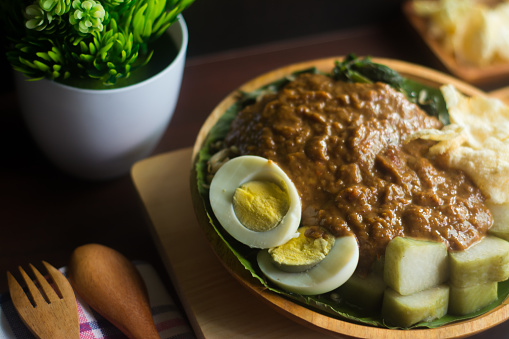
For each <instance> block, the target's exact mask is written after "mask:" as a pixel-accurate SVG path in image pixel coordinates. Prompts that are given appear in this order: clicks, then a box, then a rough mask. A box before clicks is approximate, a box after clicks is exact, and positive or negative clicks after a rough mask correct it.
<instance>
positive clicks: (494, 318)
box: [191, 57, 509, 339]
mask: <svg viewBox="0 0 509 339" xmlns="http://www.w3.org/2000/svg"><path fill="white" fill-rule="evenodd" d="M338 59H342V57H335V58H327V59H320V60H313V61H309V62H304V63H300V64H294V65H290V66H287V67H283V68H280V69H277V70H275V71H272V72H269V73H267V74H264V75H262V76H259V77H257V78H255V79H253V80H251V81H249V82H247V83H246V84H244V85H243V86H241V87H240V88H239V89H238V90H242V91H252V90H255V89H257V88H259V87H261V86H263V85H266V84H268V83H271V82H273V81H275V80H277V79H280V78H282V77H284V76H286V75H288V74H291V73H292V72H294V71H297V70H302V69H306V68H309V67H312V66H315V67H317V68H318V69H320V70H322V71H326V72H329V71H330V70H331V69H332V67H333V66H334V62H335V60H338ZM373 61H375V62H378V63H381V64H384V65H387V66H389V67H391V68H393V69H395V70H397V71H398V72H400V73H401V74H402V75H403V76H406V77H408V78H412V79H415V80H417V81H420V82H421V83H426V84H429V85H432V86H440V85H442V84H453V85H454V86H456V88H458V90H460V91H461V92H463V93H465V94H466V95H485V93H484V92H482V91H481V90H479V89H477V88H475V87H473V86H471V85H469V84H466V83H464V82H462V81H460V80H457V79H455V78H453V77H450V76H448V75H445V74H443V73H439V72H437V71H434V70H431V69H428V68H424V67H422V66H417V65H413V64H409V63H406V62H402V61H397V60H389V59H376V58H375V59H373ZM238 90H235V91H234V92H232V93H231V94H230V95H228V96H227V97H226V98H225V99H224V100H223V101H221V102H220V103H219V105H218V106H217V107H216V108H215V109H214V110H213V111H212V113H211V114H210V116H209V117H208V118H207V120H206V121H205V123H204V125H203V126H202V128H201V130H200V132H199V134H198V137H197V139H196V143H195V145H194V148H193V153H192V162H193V164H194V163H195V161H196V155H197V153H198V151H199V150H200V149H201V147H202V145H203V142H204V140H205V138H206V136H207V134H208V131H209V130H210V129H211V127H212V126H213V125H214V124H215V123H216V121H217V120H218V119H219V117H221V115H223V113H224V112H225V110H226V109H227V108H229V107H230V106H231V105H232V104H233V103H234V102H235V100H236V95H237V93H238ZM191 189H192V192H191V193H192V198H193V205H194V209H195V213H196V216H197V218H198V222H199V224H200V226H201V228H202V229H203V231H204V233H205V235H206V237H207V239H208V241H209V243H210V245H211V246H212V248H213V250H214V252H215V254H216V255H217V256H218V257H219V259H220V261H221V262H222V264H223V265H224V266H225V267H226V269H227V270H228V271H229V272H230V273H231V274H232V275H233V276H234V277H235V278H236V279H237V280H238V281H239V282H240V283H241V284H242V285H244V286H245V287H246V288H247V289H248V290H249V291H250V292H252V293H254V294H255V295H256V296H258V297H259V298H261V299H262V300H263V301H265V302H266V303H267V304H268V305H269V306H270V307H273V308H275V309H276V310H277V311H279V312H281V313H282V314H284V315H286V316H287V317H289V318H291V319H293V320H295V321H297V322H299V323H302V324H305V325H308V326H313V327H316V328H317V329H319V330H323V331H329V332H330V331H332V332H335V333H339V334H343V335H347V336H352V337H359V338H379V339H383V338H409V339H428V338H446V337H447V338H450V337H461V336H467V335H472V334H475V333H477V332H481V331H483V330H486V329H488V328H490V327H492V326H495V325H497V324H499V323H501V322H503V321H505V320H506V319H508V317H509V307H508V306H505V305H504V306H500V307H498V308H496V309H494V310H492V311H490V312H489V313H486V314H484V315H482V316H479V317H477V318H474V319H471V320H468V321H462V322H458V323H454V324H450V325H445V326H442V327H439V328H435V329H415V330H409V331H402V330H390V329H384V328H376V327H370V326H365V325H359V324H354V323H350V322H347V321H343V320H338V319H335V318H332V317H329V316H326V315H323V314H321V313H317V312H315V311H313V310H310V309H308V308H305V307H303V306H300V305H298V304H296V303H294V302H292V301H289V300H287V299H285V298H282V297H281V296H279V295H277V294H275V293H272V292H270V291H267V290H266V289H265V288H264V287H263V286H262V285H261V284H260V283H259V282H258V281H257V280H255V279H253V277H252V276H251V274H250V273H249V272H248V271H247V270H246V269H245V268H244V267H243V266H242V265H241V264H240V263H239V262H238V260H237V259H236V258H235V256H234V255H233V254H232V253H231V252H230V250H229V249H228V248H227V246H226V245H225V244H224V242H223V241H222V240H221V239H219V237H218V235H217V234H216V232H215V231H214V230H213V229H212V227H211V226H210V224H209V220H208V217H207V215H206V213H205V211H204V209H203V202H202V200H201V197H200V195H199V193H198V189H197V186H196V173H195V172H194V166H193V171H192V173H191ZM239 302H241V301H239Z"/></svg>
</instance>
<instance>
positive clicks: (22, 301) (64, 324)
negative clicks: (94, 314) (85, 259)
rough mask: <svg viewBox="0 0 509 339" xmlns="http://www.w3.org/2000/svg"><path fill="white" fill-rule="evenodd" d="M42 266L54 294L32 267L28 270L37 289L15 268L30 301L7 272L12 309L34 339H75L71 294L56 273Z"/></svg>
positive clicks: (76, 324)
mask: <svg viewBox="0 0 509 339" xmlns="http://www.w3.org/2000/svg"><path fill="white" fill-rule="evenodd" d="M42 263H43V264H44V267H46V270H47V271H48V273H49V275H50V276H51V278H52V280H53V283H54V285H55V287H56V288H55V289H56V291H57V292H58V294H57V292H56V291H55V289H53V288H52V287H51V285H50V284H49V283H48V281H47V280H46V279H45V278H44V277H43V276H42V274H41V273H40V272H39V271H38V270H37V269H36V268H35V267H34V266H33V265H32V264H30V267H31V269H32V271H33V272H34V275H35V278H36V280H37V282H38V284H39V286H36V285H35V283H34V282H33V281H32V279H31V278H30V277H29V276H28V274H27V273H26V272H25V271H24V270H23V268H21V267H19V271H20V272H21V275H22V277H23V280H24V281H25V283H26V285H27V288H28V291H29V293H30V296H31V300H32V301H30V299H29V298H28V296H27V295H26V294H25V291H24V290H23V288H22V287H21V285H20V284H19V283H18V282H17V281H16V279H15V278H14V276H13V275H12V274H11V272H7V281H8V284H9V291H10V293H11V299H12V302H13V304H14V307H15V308H16V310H17V311H18V313H19V315H20V317H21V319H22V320H23V322H24V323H25V325H26V326H27V327H28V328H29V329H30V330H31V331H32V333H33V334H34V335H35V336H36V337H37V338H40V339H79V338H80V326H79V319H78V307H77V304H76V297H75V295H74V291H73V289H72V287H71V285H70V284H69V281H68V280H67V279H66V278H65V277H64V275H63V274H62V273H60V271H59V270H57V269H56V268H55V267H53V266H51V265H50V264H48V263H47V262H45V261H43V262H42ZM32 303H33V304H32Z"/></svg>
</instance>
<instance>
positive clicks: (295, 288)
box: [196, 55, 509, 328]
mask: <svg viewBox="0 0 509 339" xmlns="http://www.w3.org/2000/svg"><path fill="white" fill-rule="evenodd" d="M442 91H443V92H442ZM483 100H488V99H486V98H480V99H479V98H471V99H470V98H466V97H464V96H463V95H461V94H459V92H457V91H456V90H455V89H454V88H451V87H449V86H445V87H444V88H442V89H437V88H432V87H429V86H427V85H424V84H419V83H418V82H415V81H413V80H410V79H406V78H403V77H401V76H400V75H399V74H398V73H396V72H394V71H393V70H391V69H389V68H387V67H386V66H383V65H380V64H376V63H373V62H371V60H370V59H369V58H365V59H358V58H356V57H355V56H353V55H350V56H348V57H347V58H345V59H344V60H343V61H341V62H339V61H338V62H337V63H336V65H335V66H334V67H333V69H332V71H331V72H330V73H325V72H320V71H317V70H315V69H308V70H303V71H299V72H295V73H293V74H291V75H288V76H287V77H285V78H284V79H281V80H279V81H276V82H274V83H271V84H268V85H266V86H264V87H262V88H260V89H259V90H255V91H253V92H251V93H241V95H240V96H239V100H238V101H237V102H236V103H235V104H233V105H232V106H231V107H230V108H229V109H227V111H226V112H225V113H224V115H223V116H222V117H221V119H220V120H219V121H218V122H217V123H216V125H215V126H214V128H212V130H211V131H210V132H209V136H208V139H207V140H206V142H205V143H204V145H203V147H202V149H201V151H200V153H199V160H198V161H197V167H196V168H197V173H198V179H197V180H198V182H199V189H200V190H201V192H202V197H204V203H205V207H207V204H208V203H210V205H211V211H212V212H210V213H209V218H210V221H211V223H212V225H214V228H215V230H216V232H218V233H219V234H220V236H221V238H223V239H224V241H225V242H227V244H228V247H229V248H230V249H231V251H232V253H233V254H234V255H235V256H236V257H237V258H238V259H239V261H240V262H241V263H242V264H243V265H244V267H245V268H246V269H247V270H249V271H250V272H251V275H253V276H254V277H255V278H257V279H258V280H259V281H260V283H262V284H263V285H264V286H266V287H267V288H269V289H270V290H271V291H274V292H276V293H280V294H282V295H284V296H286V297H288V298H291V299H295V300H297V301H299V302H303V303H305V304H307V305H309V307H311V308H314V309H317V310H321V311H325V312H327V313H328V314H331V315H333V316H337V317H342V318H347V319H350V320H353V321H358V322H361V323H366V324H369V325H375V326H382V327H387V326H395V327H401V328H408V327H415V326H417V327H421V326H422V327H428V326H429V327H435V326H437V323H436V322H435V320H436V319H438V318H441V317H442V316H443V315H445V314H448V317H447V320H444V319H445V318H442V319H440V320H438V323H439V324H443V323H447V322H452V321H456V320H459V319H458V318H455V315H458V316H460V315H461V316H462V318H461V319H465V318H464V316H465V315H468V316H471V317H474V316H476V315H478V314H480V313H481V312H485V311H486V310H488V309H490V308H492V307H494V305H497V304H500V303H501V302H502V301H503V299H505V297H506V296H507V294H509V289H508V288H507V287H505V288H504V289H502V290H501V294H500V295H497V293H498V292H497V293H494V292H493V290H494V289H496V288H497V287H498V286H499V284H498V283H497V287H493V282H498V281H500V282H501V283H500V284H502V285H503V286H506V285H507V284H508V282H507V281H506V280H507V278H508V277H509V276H508V275H506V273H505V272H508V270H509V261H506V260H499V261H496V260H495V258H500V256H507V254H508V253H507V252H506V247H508V246H509V242H507V241H506V240H503V239H501V238H497V237H495V236H494V233H493V234H491V235H488V236H487V234H488V232H490V229H491V227H492V225H493V224H494V220H493V216H495V218H496V219H497V218H498V221H499V223H500V224H501V225H504V226H500V227H499V228H498V229H497V230H498V232H499V233H500V234H509V231H508V230H509V226H505V225H506V224H509V223H506V222H505V221H506V220H507V217H506V215H507V209H506V206H507V205H506V204H507V203H509V200H506V198H505V194H509V189H508V190H506V189H505V186H504V185H505V183H506V181H505V182H501V184H500V185H497V184H493V183H488V180H487V176H486V173H482V172H483V171H488V173H495V172H496V171H497V170H500V168H499V166H501V165H500V163H501V162H502V160H503V159H506V158H504V156H503V154H502V155H501V154H500V152H501V150H503V149H504V148H503V147H501V146H500V145H498V146H496V147H495V149H493V150H492V149H491V148H489V147H491V146H490V145H492V144H494V143H495V142H494V141H490V143H487V142H486V140H488V139H490V138H491V137H493V136H494V137H495V139H497V140H498V141H497V142H498V143H499V144H504V143H505V140H506V138H505V134H504V133H505V131H504V128H503V127H502V126H505V125H504V124H506V123H507V121H509V117H506V116H505V115H504V114H505V110H504V109H502V108H500V111H499V113H497V112H495V113H494V116H490V117H489V118H488V117H486V118H485V119H482V118H478V117H477V115H480V111H483V110H482V109H480V107H488V108H490V109H491V110H493V109H494V108H497V107H498V106H497V105H498V104H491V103H490V104H486V102H484V101H483ZM467 101H468V104H467V103H465V102H467ZM483 105H484V106H483ZM465 111H466V112H465ZM483 112H484V111H483ZM463 114H466V116H465V115H463ZM506 118H507V119H506ZM492 123H497V124H499V126H501V127H490V125H491V124H492ZM497 129H500V131H497ZM494 131H495V132H494ZM495 144H496V143H495ZM504 147H505V146H504ZM464 149H470V150H471V151H472V152H482V151H483V150H484V149H489V150H490V152H491V150H492V151H493V152H492V153H491V154H494V156H495V157H494V158H493V159H497V160H495V161H491V162H489V161H487V162H486V164H483V166H481V164H480V163H478V162H475V161H472V159H473V158H472V155H471V153H472V152H465V151H464ZM475 154H477V153H475ZM239 159H240V160H239ZM243 159H249V161H251V160H253V159H256V161H255V162H256V165H255V164H254V163H253V164H251V163H250V162H246V163H244V160H243ZM467 163H468V164H470V167H471V168H470V169H469V166H467V165H465V164H467ZM271 166H272V167H274V168H276V169H275V170H274V171H272V170H271V171H266V170H265V169H264V168H265V167H271ZM502 166H503V165H502ZM260 168H261V169H260ZM490 171H491V172H490ZM259 173H271V175H270V176H268V175H267V176H264V175H260V174H259ZM274 173H277V174H274ZM499 179H500V180H503V178H502V175H501V177H499ZM247 183H249V184H250V185H251V184H252V185H253V187H251V188H249V187H247V185H246V184H247ZM200 185H201V186H200ZM209 187H210V189H209ZM293 190H294V191H295V196H294V195H292V194H290V193H288V194H287V193H286V192H289V191H293ZM236 192H237V193H236ZM236 195H237V198H236ZM258 198H261V199H258ZM286 199H289V200H288V201H287V200H286ZM237 200H238V201H237ZM258 200H260V202H259V203H256V204H255V205H257V206H258V207H251V203H247V202H248V201H258ZM292 204H295V205H296V209H295V210H293V209H292V207H291V206H292ZM236 205H245V206H244V207H246V208H237V207H235V206H236ZM287 205H289V206H290V207H288V212H287V211H286V209H287V207H286V206H287ZM492 206H494V209H493V211H494V213H493V215H492V213H491V211H490V209H491V208H492ZM207 210H208V209H207ZM236 210H237V212H236ZM208 211H209V210H208ZM293 211H295V215H293V214H291V213H294V212H293ZM297 211H298V212H297ZM289 214H290V215H291V218H290V219H291V220H292V222H291V226H288V224H284V223H285V219H286V218H287V217H288V215H289ZM297 214H298V215H297ZM216 219H217V220H216ZM495 221H496V220H495ZM250 224H254V225H264V226H263V227H262V229H259V230H251V229H249V228H254V226H253V225H251V226H249V225H250ZM221 226H222V227H221ZM271 228H272V229H271ZM280 228H281V229H283V230H284V232H282V233H283V234H284V236H282V237H280V238H279V237H276V238H275V239H274V243H270V242H269V239H268V238H270V239H272V238H273V237H272V236H270V237H268V236H267V237H266V235H267V234H270V232H273V231H274V230H278V229H280ZM223 231H225V232H223ZM229 235H231V236H232V237H233V238H234V239H236V240H233V239H231V240H230V238H228V236H229ZM258 237H261V238H263V241H261V242H260V241H259V239H258ZM266 238H267V239H266ZM252 239H256V240H252ZM332 239H334V241H332ZM236 241H238V242H240V243H238V242H236ZM491 242H493V244H495V243H496V244H497V246H490V247H492V248H493V249H494V252H490V251H480V250H479V249H483V248H485V247H486V245H485V244H486V243H488V244H489V243H491ZM246 245H247V246H246ZM480 252H482V255H480V256H477V253H480ZM469 253H470V254H469ZM455 257H457V258H463V259H462V260H463V261H461V260H460V261H458V262H462V264H450V263H449V262H450V261H454V260H456V259H455ZM473 258H476V259H473ZM458 260H459V259H458ZM476 260H480V261H483V262H485V263H486V265H484V266H485V268H486V269H487V270H488V271H489V272H491V273H489V274H488V273H486V274H487V275H488V276H489V277H490V278H489V279H484V280H483V279H477V280H471V279H472V278H452V277H453V276H454V277H468V276H469V275H470V274H472V267H473V266H476V264H472V263H473V262H474V263H475V261H476ZM495 262H496V263H495ZM450 277H451V278H450ZM457 279H459V280H457ZM463 280H469V281H472V286H475V287H470V286H467V285H465V284H464V283H458V281H463ZM502 281H503V282H502ZM483 284H487V285H483ZM481 285H482V286H485V287H486V291H485V292H483V290H482V288H481ZM494 295H497V296H496V298H495V299H494V297H493V296H494ZM449 307H450V309H451V311H450V312H449V311H448V309H449ZM403 314H405V315H403Z"/></svg>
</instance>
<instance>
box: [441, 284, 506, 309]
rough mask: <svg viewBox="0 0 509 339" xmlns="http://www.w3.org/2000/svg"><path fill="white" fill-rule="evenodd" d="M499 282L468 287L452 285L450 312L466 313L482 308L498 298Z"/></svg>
mask: <svg viewBox="0 0 509 339" xmlns="http://www.w3.org/2000/svg"><path fill="white" fill-rule="evenodd" d="M497 292H498V282H496V281H494V282H489V283H486V284H479V285H474V286H468V287H455V286H450V291H449V313H450V314H454V315H466V314H469V313H473V312H475V311H478V310H480V309H481V308H483V307H484V306H487V305H489V304H491V303H492V302H493V301H495V300H497Z"/></svg>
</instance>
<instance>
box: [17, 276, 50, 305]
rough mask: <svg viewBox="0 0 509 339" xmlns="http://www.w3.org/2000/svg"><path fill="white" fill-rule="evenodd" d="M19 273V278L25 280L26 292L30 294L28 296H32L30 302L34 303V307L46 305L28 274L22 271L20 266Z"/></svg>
mask: <svg viewBox="0 0 509 339" xmlns="http://www.w3.org/2000/svg"><path fill="white" fill-rule="evenodd" d="M19 271H20V272H21V276H22V277H23V280H25V283H26V284H27V288H28V291H29V292H30V295H31V296H32V300H33V301H34V304H35V306H38V305H43V304H44V303H46V304H47V302H46V300H45V299H44V298H43V296H42V294H41V293H40V292H39V289H38V288H37V286H35V284H34V282H33V281H32V279H31V278H30V277H29V276H28V274H27V273H26V272H25V270H23V268H22V267H21V266H20V267H19Z"/></svg>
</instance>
